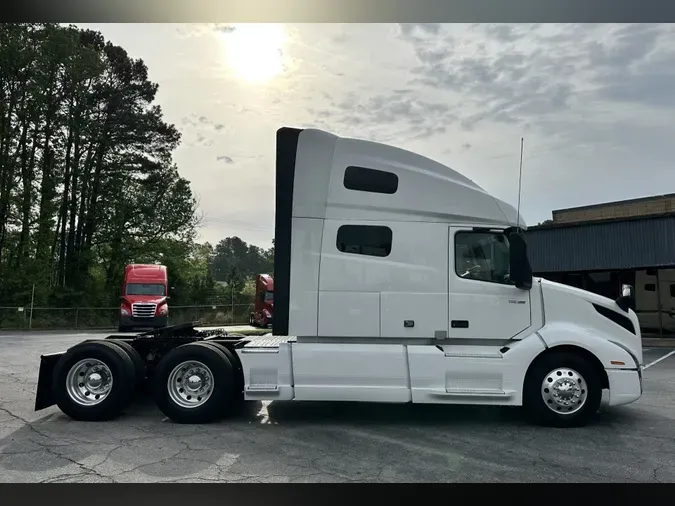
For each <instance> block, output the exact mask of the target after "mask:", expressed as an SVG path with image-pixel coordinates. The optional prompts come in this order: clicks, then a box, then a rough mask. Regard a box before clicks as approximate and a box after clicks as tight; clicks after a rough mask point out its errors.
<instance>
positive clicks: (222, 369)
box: [153, 342, 234, 424]
mask: <svg viewBox="0 0 675 506" xmlns="http://www.w3.org/2000/svg"><path fill="white" fill-rule="evenodd" d="M190 360H195V361H199V362H201V363H202V364H204V365H205V366H206V367H208V368H209V369H210V370H211V374H212V376H213V378H212V381H213V383H212V388H211V390H210V392H211V393H210V397H209V398H208V399H207V400H206V402H204V403H203V404H201V405H200V406H198V407H183V406H181V405H180V404H177V403H176V402H175V401H174V400H173V399H172V398H171V395H170V393H169V387H168V385H167V383H168V382H169V377H170V376H171V373H172V371H173V370H174V369H175V368H176V367H177V366H179V365H180V364H181V363H183V362H187V361H190ZM233 372H234V371H233V367H232V364H231V363H230V360H229V359H228V357H227V355H226V354H225V353H223V352H222V350H220V349H218V348H217V347H215V346H209V345H207V344H204V343H201V342H199V343H190V344H184V345H182V346H179V347H178V348H175V349H174V350H172V351H171V352H169V353H168V354H167V355H166V356H165V357H164V358H163V359H162V360H161V361H160V362H159V364H158V366H157V369H156V370H155V375H154V382H153V387H154V388H153V391H154V397H155V402H156V403H157V406H158V407H159V409H160V411H161V412H162V413H164V414H165V415H166V416H167V417H169V418H170V419H171V420H172V421H174V422H176V423H189V424H201V423H211V422H215V421H217V420H220V419H221V418H223V417H224V416H225V415H226V414H228V412H229V410H230V409H231V408H232V407H233V406H232V405H233V402H232V401H233V395H232V393H233V388H234V376H233Z"/></svg>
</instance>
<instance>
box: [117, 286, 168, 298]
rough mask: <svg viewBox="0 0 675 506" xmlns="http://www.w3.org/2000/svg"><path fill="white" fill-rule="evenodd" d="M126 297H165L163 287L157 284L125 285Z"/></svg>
mask: <svg viewBox="0 0 675 506" xmlns="http://www.w3.org/2000/svg"><path fill="white" fill-rule="evenodd" d="M126 294H127V295H160V296H163V295H166V288H165V286H164V285H160V284H158V283H129V284H128V285H127V293H126Z"/></svg>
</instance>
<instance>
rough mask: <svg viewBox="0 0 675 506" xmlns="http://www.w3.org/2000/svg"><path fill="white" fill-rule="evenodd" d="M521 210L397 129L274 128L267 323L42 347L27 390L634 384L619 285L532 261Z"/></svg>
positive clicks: (312, 393)
mask: <svg viewBox="0 0 675 506" xmlns="http://www.w3.org/2000/svg"><path fill="white" fill-rule="evenodd" d="M521 228H523V225H522V220H521V218H520V216H519V214H518V212H517V211H516V210H515V209H514V208H513V207H512V206H510V205H508V204H506V203H505V202H502V201H500V200H499V199H496V198H494V197H492V196H491V195H489V194H488V193H487V192H485V191H484V190H483V189H482V188H480V187H479V186H478V185H476V184H475V183H474V182H473V181H471V180H469V179H467V178H466V177H464V176H462V175H461V174H459V173H457V172H455V171H454V170H452V169H450V168H448V167H446V166H444V165H442V164H440V163H436V162H434V161H432V160H429V159H427V158H425V157H422V156H419V155H417V154H414V153H411V152H408V151H404V150H401V149H398V148H395V147H391V146H387V145H383V144H379V143H375V142H367V141H362V140H355V139H348V138H342V137H338V136H335V135H332V134H330V133H327V132H323V131H320V130H314V129H304V130H302V129H294V128H281V129H280V130H279V131H278V132H277V146H276V224H275V244H276V252H275V269H274V280H275V315H274V322H273V332H272V334H271V335H270V336H264V337H258V338H245V337H237V336H230V335H227V333H225V332H220V333H215V334H213V335H209V334H208V333H204V332H198V331H197V330H195V328H194V326H193V325H182V326H181V325H179V326H174V327H168V328H165V329H161V330H158V331H154V332H151V333H146V334H139V335H136V336H132V337H126V338H125V337H121V336H110V337H109V338H106V339H99V340H90V341H85V342H83V343H80V344H77V345H75V346H73V347H72V348H70V349H69V350H67V351H66V352H64V353H56V354H50V355H44V356H43V357H42V361H41V365H40V373H39V381H38V391H37V398H36V404H35V408H36V410H40V409H44V408H46V407H48V406H51V405H54V404H57V405H58V406H59V408H60V409H61V410H62V411H63V412H65V413H66V414H67V415H69V416H71V417H73V418H75V419H79V420H104V419H108V418H111V417H114V416H116V415H117V414H118V413H120V412H121V411H122V410H124V409H125V408H126V407H127V406H128V405H129V404H130V403H131V401H132V399H133V398H134V395H135V393H136V392H137V391H138V390H139V389H141V388H142V386H143V384H144V383H146V382H147V384H149V385H151V387H152V391H153V395H154V398H155V400H156V402H157V404H158V406H159V408H160V409H161V411H162V412H163V413H164V414H165V415H166V416H168V417H169V418H170V419H172V420H174V421H176V422H180V423H206V422H211V421H215V420H218V419H221V418H223V417H224V416H226V414H228V412H229V411H230V410H231V409H232V408H233V407H235V406H236V405H237V404H238V403H239V402H240V401H244V400H273V401H277V400H278V401H364V402H388V403H422V404H424V403H434V404H482V405H508V406H523V407H524V408H525V410H526V412H527V413H528V414H529V415H531V417H532V419H533V420H534V421H535V422H537V423H542V424H546V425H557V426H575V425H582V424H585V423H587V422H588V421H589V420H590V419H591V418H592V416H593V415H594V414H595V413H596V412H597V410H598V408H599V405H600V401H601V396H602V391H603V389H608V390H609V404H610V405H613V406H616V405H620V404H627V403H631V402H633V401H636V400H637V399H638V398H639V397H640V396H641V394H642V374H641V368H642V343H641V336H640V328H639V325H638V320H637V317H636V314H635V312H634V311H633V309H632V307H634V299H633V295H632V287H630V286H625V287H624V292H623V294H622V296H621V297H619V298H618V299H617V300H616V301H614V300H610V299H607V298H604V297H601V296H599V295H595V294H592V293H589V292H586V291H583V290H579V289H575V288H572V287H568V286H565V285H561V284H557V283H553V282H550V281H547V280H544V279H539V278H533V276H532V271H531V268H530V264H529V261H528V258H527V251H526V243H525V241H524V238H523V236H522V234H521V232H520V229H521Z"/></svg>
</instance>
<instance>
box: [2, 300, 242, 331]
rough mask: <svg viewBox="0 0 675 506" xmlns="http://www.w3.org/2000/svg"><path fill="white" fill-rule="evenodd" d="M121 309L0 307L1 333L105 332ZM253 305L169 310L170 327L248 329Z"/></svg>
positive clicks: (116, 318)
mask: <svg viewBox="0 0 675 506" xmlns="http://www.w3.org/2000/svg"><path fill="white" fill-rule="evenodd" d="M119 311H120V309H119V307H75V308H73V307H33V308H31V307H0V330H29V329H36V330H86V329H91V330H99V329H100V330H104V329H115V328H117V325H118V317H119ZM252 311H253V304H219V305H211V304H205V305H194V306H171V305H170V306H169V325H175V324H179V323H187V322H192V321H201V322H204V324H207V325H245V324H248V323H249V315H250V314H251V312H252Z"/></svg>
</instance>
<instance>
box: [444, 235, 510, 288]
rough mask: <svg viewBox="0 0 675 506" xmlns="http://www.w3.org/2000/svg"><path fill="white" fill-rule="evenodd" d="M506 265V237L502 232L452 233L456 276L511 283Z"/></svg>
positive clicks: (508, 265)
mask: <svg viewBox="0 0 675 506" xmlns="http://www.w3.org/2000/svg"><path fill="white" fill-rule="evenodd" d="M509 268H510V261H509V241H508V239H507V238H506V236H505V235H504V234H501V233H495V232H458V233H457V234H455V272H456V273H457V275H458V276H459V277H460V278H464V279H473V280H476V281H488V282H491V283H502V284H511V280H510V277H509V274H510V272H509Z"/></svg>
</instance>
